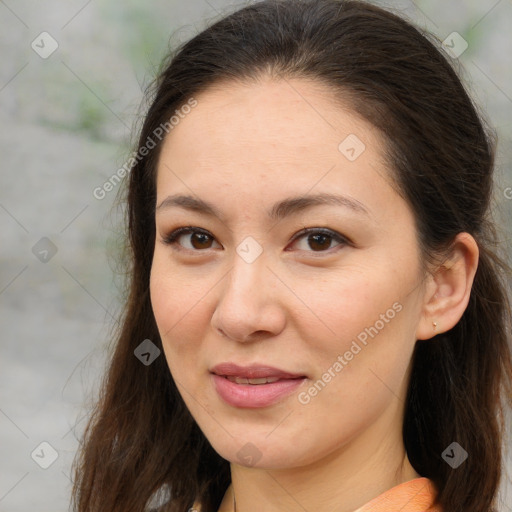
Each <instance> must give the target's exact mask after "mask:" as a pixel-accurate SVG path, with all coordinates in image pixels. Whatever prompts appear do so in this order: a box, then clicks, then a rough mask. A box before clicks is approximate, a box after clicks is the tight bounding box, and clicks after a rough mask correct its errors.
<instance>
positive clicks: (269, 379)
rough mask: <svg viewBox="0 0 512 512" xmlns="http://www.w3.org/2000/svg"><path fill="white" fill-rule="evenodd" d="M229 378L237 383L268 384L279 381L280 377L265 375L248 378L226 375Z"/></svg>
mask: <svg viewBox="0 0 512 512" xmlns="http://www.w3.org/2000/svg"><path fill="white" fill-rule="evenodd" d="M226 378H227V379H228V380H230V381H231V382H236V383H237V384H267V383H269V382H277V381H278V380H279V377H263V378H261V379H246V378H245V377H233V376H231V375H229V376H226Z"/></svg>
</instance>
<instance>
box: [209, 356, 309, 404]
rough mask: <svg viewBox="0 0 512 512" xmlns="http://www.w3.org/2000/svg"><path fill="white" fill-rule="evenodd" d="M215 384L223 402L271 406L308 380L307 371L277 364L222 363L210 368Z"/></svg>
mask: <svg viewBox="0 0 512 512" xmlns="http://www.w3.org/2000/svg"><path fill="white" fill-rule="evenodd" d="M210 373H211V377H212V379H213V385H214V387H215V389H216V391H217V393H218V395H219V396H220V398H222V399H223V401H224V402H226V403H228V404H229V405H231V406H233V407H243V408H259V407H267V406H270V405H272V404H274V403H276V402H278V401H280V400H282V399H284V398H285V397H286V396H288V395H290V394H291V393H293V392H294V391H296V390H297V388H299V387H300V386H301V385H302V384H303V382H305V381H306V380H307V377H306V376H305V375H300V374H294V373H290V372H288V371H284V370H280V369H278V368H274V367H270V366H263V365H252V366H245V367H241V366H238V365H235V364H233V363H223V364H221V365H217V366H215V367H214V368H212V370H210Z"/></svg>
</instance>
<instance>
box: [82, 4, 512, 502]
mask: <svg viewBox="0 0 512 512" xmlns="http://www.w3.org/2000/svg"><path fill="white" fill-rule="evenodd" d="M441 52H442V51H440V50H438V49H437V48H436V46H435V45H434V44H433V43H431V42H430V41H429V39H428V37H427V36H425V35H422V34H421V33H420V32H419V31H418V30H417V29H416V28H414V27H412V26H411V25H410V24H408V23H407V22H405V21H404V20H402V19H400V18H399V17H397V16H395V15H393V14H391V13H389V12H386V11H384V10H382V9H380V8H377V7H374V6H371V5H368V4H366V3H363V2H359V1H355V2H354V1H339V0H320V1H306V2H302V1H296V0H284V1H279V2H277V3H276V2H273V1H264V2H259V3H255V4H254V5H251V6H248V7H246V8H244V9H241V10H239V11H238V12H235V13H234V14H231V15H229V16H227V17H225V18H224V19H222V20H220V21H219V22H217V23H215V24H214V25H212V26H210V27H209V28H207V29H206V30H204V31H203V32H202V33H200V34H199V35H197V36H196V37H194V38H193V39H192V40H191V41H189V42H188V43H186V44H184V45H183V46H182V47H181V48H180V49H179V50H178V51H177V52H176V53H175V54H174V55H172V56H171V57H170V59H169V62H168V64H167V66H166V67H165V68H164V69H163V71H162V72H161V75H160V77H159V78H158V80H157V82H156V88H155V94H154V97H153V98H152V102H151V105H150V108H149V111H148V113H147V115H146V117H145V122H144V125H143V127H142V131H141V134H140V139H139V146H138V152H137V158H136V159H135V160H136V161H135V165H134V167H133V169H132V170H131V174H130V179H129V191H128V197H127V202H128V221H129V222H128V237H129V241H130V247H131V251H132V252H131V256H132V261H133V265H132V267H131V282H130V293H129V296H128V298H127V303H126V309H125V315H124V319H123V323H122V329H121V331H120V333H119V337H118V340H117V345H116V350H115V353H114V355H113V358H112V362H111V365H110V369H109V372H108V374H107V377H106V380H105V383H104V387H103V393H102V396H101V400H100V401H99V403H98V405H97V408H96V410H95V413H94V415H93V417H92V418H91V421H90V424H89V426H88V429H87V431H86V435H85V439H84V443H83V450H82V452H81V455H80V459H79V460H78V464H77V468H76V477H77V478H76V484H75V494H74V498H75V505H76V510H78V511H81V512H82V511H83V512H85V511H99V510H101V511H106V510H108V511H123V512H127V511H141V510H148V509H153V510H161V511H176V512H178V511H179V512H185V511H187V510H191V509H192V510H201V511H202V512H213V511H222V512H228V511H229V512H231V511H237V512H255V511H263V512H276V511H292V510H293V511H295V510H307V511H313V510H318V509H325V510H336V511H339V512H350V511H354V510H358V511H359V512H363V511H364V512H375V511H384V510H386V511H388V510H402V511H404V512H417V511H426V510H436V511H446V512H448V511H449V512H458V511H461V512H462V511H464V512H477V511H478V512H483V511H486V512H488V511H490V510H493V508H494V507H495V500H496V493H497V490H498V485H499V482H500V475H501V466H500V461H501V453H502V452H501V444H502V435H503V425H502V416H501V413H502V411H503V409H502V408H503V407H504V404H503V400H502V397H503V396H508V397H510V391H511V376H512V363H511V353H510V346H509V344H508V341H509V340H508V338H507V336H508V333H509V332H510V331H509V330H508V329H509V326H510V316H511V315H510V306H509V302H508V298H507V292H506V287H505V278H504V276H505V273H504V271H506V265H505V263H504V262H503V261H502V260H501V259H500V258H499V257H498V255H497V254H496V253H495V252H493V250H492V249H493V244H495V235H494V226H493V224H492V221H491V220H490V218H489V215H488V212H489V202H490V197H491V192H492V172H493V154H494V153H493V150H494V149H493V144H492V140H491V139H490V137H489V135H488V134H487V133H486V130H485V129H484V126H483V123H482V121H481V120H480V119H479V116H478V115H477V113H476V110H475V107H474V106H473V104H472V102H471V100H470V98H469V97H468V95H467V93H466V92H465V90H464V88H463V86H462V85H461V83H460V81H459V79H458V78H457V75H456V74H455V72H454V71H453V70H452V68H451V66H450V65H449V64H448V62H447V60H448V59H449V57H447V56H444V55H443V54H442V53H441ZM501 392H504V394H503V395H501Z"/></svg>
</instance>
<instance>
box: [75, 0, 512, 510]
mask: <svg viewBox="0 0 512 512" xmlns="http://www.w3.org/2000/svg"><path fill="white" fill-rule="evenodd" d="M448 59H449V57H447V56H445V55H443V52H442V50H439V49H438V43H437V42H436V40H435V39H434V38H433V37H431V36H430V35H428V34H423V33H422V32H421V30H419V29H417V28H415V27H414V26H413V25H412V24H410V23H409V22H406V21H405V20H403V19H402V18H401V17H399V16H397V15H395V14H392V13H390V12H388V11H385V10H382V9H380V8H378V7H375V6H372V5H370V4H367V3H365V2H362V1H343V0H312V1H302V0H277V1H275V0H274V1H272V0H271V1H268V0H267V1H262V2H258V3H254V4H252V5H249V6H247V7H245V8H243V9H240V10H238V11H236V12H234V13H231V14H230V15H228V16H225V17H224V18H223V19H220V20H219V21H217V22H215V23H213V24H211V25H210V26H209V27H208V28H207V29H205V30H204V31H202V32H201V33H199V34H198V35H196V36H195V37H194V38H192V39H191V40H190V41H188V42H186V43H184V44H182V45H181V46H180V47H179V48H177V49H176V50H175V51H173V52H172V53H171V54H170V55H169V57H168V59H167V61H166V62H165V63H164V65H163V67H162V70H161V72H160V73H159V76H158V78H157V79H156V81H155V83H154V87H153V88H152V89H151V90H150V92H149V96H148V97H149V104H150V106H149V109H148V112H147V115H146V116H145V120H144V124H143V126H142V129H141V132H140V137H139V142H138V148H137V151H139V150H140V149H141V148H143V147H144V146H146V147H147V144H148V140H149V138H152V140H153V142H156V147H154V148H153V149H151V150H150V151H149V152H147V154H145V155H144V156H141V155H142V152H138V158H137V159H135V160H134V166H133V168H132V170H131V172H130V177H129V188H128V190H127V240H128V241H129V257H130V266H129V275H130V281H129V283H128V293H127V297H126V307H125V309H124V315H123V318H122V319H121V320H122V321H121V324H120V325H121V327H120V329H119V333H118V335H117V338H116V345H115V350H114V353H113V356H112V360H111V362H110V367H109V370H108V372H107V374H106V376H105V380H104V383H103V387H102V392H101V396H100V399H99V401H98V403H97V406H96V408H95V410H94V412H93V414H92V416H91V419H90V422H89V424H88V426H87V429H86V432H85V434H84V439H83V444H82V449H81V451H80V452H79V454H78V456H77V459H76V461H75V487H74V493H73V502H74V505H75V510H77V511H79V512H96V511H98V512H99V511H102V512H104V511H109V512H110V511H122V512H130V511H136V512H140V511H142V510H145V509H147V506H148V501H149V500H150V497H151V496H152V495H153V494H154V493H155V492H157V491H159V490H160V491H161V490H165V489H167V490H168V491H170V495H171V499H170V500H168V501H167V502H166V503H164V504H162V505H161V506H160V508H159V510H162V511H173V512H186V511H187V510H188V509H189V508H190V507H191V506H192V504H193V502H194V501H195V500H197V501H199V502H200V503H201V505H202V509H203V511H204V512H215V511H217V509H218V507H219V505H220V502H221V500H222V497H223V495H224V492H225V491H226V488H227V487H228V485H229V483H230V471H229V462H228V461H227V460H225V459H223V458H222V457H220V456H219V455H218V454H217V453H216V452H215V451H214V450H213V448H212V447H211V445H210V443H209V442H208V440H207V439H206V438H205V436H204V435H203V433H202V432H201V430H200V429H199V428H198V426H197V424H196V423H195V421H194V419H193V418H192V416H191V415H190V413H189V411H188V409H187V407H186V406H185V404H184V402H183V400H182V399H181V397H180V394H179V392H178V390H177V387H176V385H175V383H174V381H173V379H172V376H171V374H170V372H169V368H168V366H167V364H166V360H165V358H164V357H159V358H157V359H156V360H155V361H154V363H153V364H151V365H149V366H144V365H143V364H141V362H140V361H139V360H138V359H137V358H136V357H135V356H134V350H135V349H136V347H137V346H138V345H139V344H140V343H141V342H142V341H143V340H145V339H150V340H151V341H152V342H153V343H154V344H155V345H157V346H158V347H159V348H160V349H161V350H162V345H161V340H160V338H159V334H158V330H157V327H156V324H155V319H154V317H153V312H152V307H151V302H150V296H149V277H150V270H151V262H152V256H153V248H154V243H155V219H154V208H155V200H156V190H155V173H156V164H157V160H158V155H159V149H160V147H161V140H160V139H158V137H155V130H157V129H158V127H160V126H167V127H169V124H168V121H169V118H170V117H171V116H172V115H173V113H174V112H175V111H176V110H177V109H179V108H180V107H182V106H183V105H185V104H186V103H187V102H188V101H189V100H190V98H192V97H193V96H194V95H198V94H199V93H201V92H202V91H205V90H206V89H207V88H209V87H210V86H212V85H218V84H220V83H221V81H230V80H235V81H239V82H243V83H249V84H250V83H252V81H255V80H257V79H258V77H261V76H263V75H270V76H273V77H275V79H279V78H280V77H283V78H292V77H294V78H309V79H314V80H317V81H319V82H321V83H323V84H326V85H327V86H328V87H329V88H330V89H331V90H332V91H333V93H334V95H335V96H336V95H338V96H339V97H343V98H345V99H346V98H349V100H350V103H351V106H352V108H353V109H354V111H356V112H358V113H359V114H361V115H362V116H363V117H364V118H365V119H366V120H368V121H369V122H371V123H372V124H373V125H374V126H376V127H377V128H378V129H380V131H381V132H382V136H383V138H384V140H385V141H386V143H387V150H388V159H389V163H390V164H391V168H392V169H393V172H394V176H393V177H394V180H395V182H396V184H397V190H399V191H400V193H401V194H402V195H403V197H404V198H405V199H406V200H407V201H408V203H409V204H410V206H411V208H412V209H413V211H414V213H415V218H416V223H417V227H418V239H419V243H420V246H421V249H422V253H423V256H424V261H425V262H426V261H433V260H434V257H435V256H436V255H437V256H438V255H439V254H442V253H443V251H446V250H448V249H449V248H450V245H451V243H452V241H453V240H454V237H455V236H456V235H457V234H458V233H460V232H468V233H470V234H471V235H472V236H473V237H474V238H475V240H476V241H477V243H478V247H479V251H480V258H479V264H478V269H477V272H476V276H475V279H474V283H473V288H472V291H471V296H470V300H469V304H468V306H467V309H466V310H465V312H464V314H463V316H462V318H461V320H460V321H459V322H458V323H457V325H456V326H455V327H453V328H452V329H450V330H449V331H447V332H445V333H442V334H439V335H437V336H436V337H435V338H434V339H432V340H426V341H417V343H416V348H415V351H414V354H413V366H412V372H411V377H410V384H409V390H408V396H407V401H406V408H405V418H404V424H403V439H404V444H405V447H406V450H407V453H408V456H409V459H410V461H411V463H412V465H413V466H414V468H415V469H416V471H417V472H418V473H419V474H420V475H422V476H425V477H428V478H430V479H432V480H433V481H434V483H435V485H436V487H437V489H438V490H439V494H438V498H439V502H440V503H441V505H442V507H443V509H444V510H446V511H447V512H463V511H464V512H489V511H491V510H493V509H494V507H495V505H496V503H495V500H496V495H497V491H498V487H499V483H500V477H501V462H502V443H503V436H504V433H505V428H504V419H503V417H504V415H503V413H504V411H505V407H506V406H507V405H509V404H510V397H511V395H512V393H511V391H512V361H511V350H510V344H509V343H510V339H509V336H510V325H511V309H510V303H509V298H508V294H507V276H508V275H510V274H509V272H510V270H509V269H508V267H507V265H506V264H505V262H504V256H503V255H502V254H500V253H499V251H498V249H497V247H498V236H497V234H496V228H495V225H494V223H493V220H492V218H491V217H490V203H491V200H492V188H493V167H494V138H493V137H492V135H491V131H490V130H489V129H488V128H487V125H486V124H485V123H484V121H483V120H482V118H481V116H480V115H479V114H478V112H477V109H476V108H475V106H474V104H473V103H472V101H471V99H470V97H469V96H468V94H467V92H466V90H465V89H464V87H463V85H462V84H461V81H460V79H459V78H458V76H457V73H456V72H455V71H454V70H453V68H452V66H451V65H450V64H449V62H448ZM336 97H337V96H336ZM166 123H167V125H166ZM156 133H159V132H158V131H157V132H156ZM162 140H163V138H162ZM452 442H457V443H459V444H460V445H461V446H462V447H463V448H464V449H465V450H466V451H467V452H468V454H469V456H468V458H467V460H466V461H465V462H464V464H463V465H462V466H461V467H459V468H457V469H452V467H451V466H450V465H449V464H447V463H446V462H445V460H443V457H442V453H443V451H444V450H445V449H446V448H447V447H448V446H449V445H450V444H451V443H452Z"/></svg>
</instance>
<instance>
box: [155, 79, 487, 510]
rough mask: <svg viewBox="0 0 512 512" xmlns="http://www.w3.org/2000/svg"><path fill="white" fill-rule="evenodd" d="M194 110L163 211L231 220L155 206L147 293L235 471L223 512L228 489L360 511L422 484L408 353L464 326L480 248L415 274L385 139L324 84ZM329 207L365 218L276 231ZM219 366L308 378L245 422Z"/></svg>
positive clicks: (252, 503) (207, 427)
mask: <svg viewBox="0 0 512 512" xmlns="http://www.w3.org/2000/svg"><path fill="white" fill-rule="evenodd" d="M196 99H197V101H198V105H197V106H196V107H195V108H194V109H193V110H192V111H191V112H190V113H189V114H188V115H187V116H186V117H185V118H184V119H182V120H181V121H180V123H179V124H178V125H177V126H175V127H174V129H173V130H172V131H171V132H170V133H169V135H168V136H167V138H166V140H165V141H164V146H163V148H162V152H161V155H160V159H159V163H158V169H157V206H158V205H160V204H161V203H162V201H163V200H164V199H165V198H167V197H168V196H170V195H172V194H178V193H180V194H188V195H192V196H194V197H199V198H201V199H203V200H206V201H208V202H210V203H212V204H213V205H214V206H215V207H217V208H218V210H220V212H221V213H222V216H223V219H222V220H221V219H219V218H217V217H215V216H208V215H205V214H203V213H200V212H193V211H188V210H186V209H184V208H180V207H176V206H172V207H169V208H164V207H162V208H157V210H156V214H155V223H156V232H157V235H156V242H155V250H154V258H153V262H152V273H151V282H150V291H151V301H152V305H153V310H154V314H155V318H156V322H157V325H158V329H159V332H160V335H161V337H162V341H163V347H164V352H165V357H166V359H167V362H168V365H169V369H170V371H171V374H172V376H173V378H174V379H175V381H176V383H177V385H178V389H179V391H180V393H181V395H182V397H183V400H184V401H185V403H186V405H187V407H188V408H189V410H190V412H191V414H192V415H193V417H194V418H195V420H196V421H197V423H198V425H199V427H200V428H201V430H202V431H203V432H204V434H205V435H206V437H207V438H208V439H209V441H210V443H211V444H212V446H213V448H214V449H215V450H216V451H217V452H218V453H219V454H220V455H221V456H222V457H224V458H225V459H227V460H229V461H230V463H231V475H232V485H231V486H230V487H229V488H228V490H227V492H226V494H225V496H224V500H223V502H222V504H221V506H220V508H219V510H220V511H223V512H226V511H231V510H233V491H234V493H235V495H236V509H237V511H238V512H256V511H258V512H260V511H262V510H264V511H265V512H277V511H280V512H286V511H292V510H293V511H296V510H299V509H304V510H318V509H320V508H321V509H323V510H336V511H339V512H349V511H353V510H354V509H356V508H358V507H360V506H361V505H363V504H364V503H366V502H367V501H369V500H371V499H372V498H374V497H375V496H377V495H379V494H381V493H383V492H384V491H386V490H388V489H390V488H391V487H393V486H395V485H398V484H400V483H402V482H405V481H408V480H411V479H414V478H418V477H419V475H418V474H417V473H416V471H415V470H414V469H413V467H412V466H411V464H410V463H409V460H408V458H407V455H406V453H405V450H404V446H403V441H402V435H401V428H402V422H403V406H404V399H405V394H406V391H407V383H408V376H409V369H410V360H411V355H412V351H413V349H414V345H415V342H416V340H417V339H429V338H431V337H433V336H435V335H436V334H438V333H440V332H442V331H445V330H448V329H450V328H451V327H453V325H455V323H456V322H457V321H458V320H459V319H460V317H461V316H462V313H463V312H464V309H465V308H466V306H467V303H468V300H469V293H470V289H471V284H472V281H473V277H474V273H475V271H476V266H477V261H478V249H477V246H476V243H475V241H474V240H473V238H472V237H471V236H470V235H468V234H465V233H462V234H460V235H459V236H458V237H457V238H456V240H455V243H454V250H453V252H452V254H451V255H449V257H448V258H447V259H446V261H445V263H444V264H443V265H442V266H439V268H436V269H433V271H432V272H431V273H427V274H424V273H423V272H422V270H421V268H422V267H421V255H420V252H419V248H418V243H417V233H416V228H415V221H414V215H413V212H412V210H411V209H410V207H409V206H408V204H407V203H406V201H405V200H404V199H402V198H401V197H400V196H399V195H398V194H397V192H396V189H395V188H394V187H393V183H392V181H391V178H390V172H389V170H388V169H387V168H386V164H385V162H384V158H383V151H384V141H383V139H382V137H381V135H380V134H379V132H378V131H377V130H376V129H375V128H374V127H372V125H370V124H368V123H367V122H366V121H364V120H362V119H361V118H359V117H358V116H357V115H356V114H355V113H354V112H353V111H351V110H350V107H349V106H347V107H346V108H342V107H341V106H340V105H339V104H336V103H335V102H334V101H333V97H332V96H331V92H330V91H329V90H327V89H325V88H323V86H322V85H321V84H318V83H315V82H312V81H308V80H305V79H304V80H299V79H293V80H281V81H272V80H271V79H261V80H260V81H258V82H257V83H254V84H251V85H247V84H243V85H242V84H238V83H230V84H223V86H222V87H216V88H212V89H209V90H208V91H206V92H204V93H203V94H201V95H199V96H197V97H196ZM349 134H355V135H357V137H358V138H359V139H360V140H361V141H363V142H364V144H365V146H366V149H365V150H364V152H363V153H362V154H361V155H360V156H359V157H358V158H357V159H356V160H355V161H352V162H351V161H349V160H348V159H347V158H346V157H345V156H344V154H342V153H341V152H340V151H339V150H338V145H339V144H340V142H342V141H343V140H344V139H345V138H346V137H347V136H348V135H349ZM322 192H326V193H337V194H342V195H344V196H348V197H350V198H352V199H354V200H356V201H358V202H359V203H361V204H362V205H364V207H365V209H366V210H367V212H368V213H367V214H363V213H360V212H356V211H353V210H351V209H350V208H348V207H343V206H338V205H323V206H315V207H312V208H310V209H307V210H304V211H301V212H298V213H295V214H294V215H291V216H289V217H286V218H283V219H281V220H279V221H277V222H276V221H271V220H269V219H268V218H267V216H266V211H267V210H268V209H270V208H271V207H272V206H273V205H274V203H276V202H278V201H280V200H282V199H285V198H288V197H290V196H300V195H304V194H317V193H322ZM187 225H192V226H196V227H198V228H202V229H203V230H206V231H207V232H208V233H209V234H210V238H208V237H206V240H205V239H203V240H199V242H198V241H197V239H194V236H193V234H190V233H188V234H183V235H181V237H179V238H178V241H177V242H176V244H175V245H169V244H165V243H164V242H163V240H164V239H165V237H166V236H167V235H169V233H171V232H172V231H173V230H175V229H176V228H178V227H181V226H187ZM304 227H308V228H328V229H330V230H333V231H334V232H335V233H339V234H340V235H342V236H344V237H346V238H348V239H349V242H347V243H340V242H338V241H337V240H335V239H329V238H328V239H327V240H324V241H322V240H321V241H320V243H319V242H318V239H311V236H310V237H309V241H308V235H302V236H300V238H297V239H294V237H295V235H296V234H297V233H299V232H300V231H301V230H302V229H303V228H304ZM248 236H251V237H253V238H254V239H255V240H256V241H257V242H258V243H259V245H260V246H261V248H262V250H263V252H262V253H261V255H260V256H259V257H258V258H257V259H256V260H255V261H253V262H252V263H247V262H246V261H245V260H244V259H243V258H242V257H240V256H239V255H238V254H237V252H236V248H237V246H238V245H239V244H241V242H242V241H244V239H245V238H246V237H248ZM315 241H316V245H315ZM180 244H181V248H182V249H181V250H179V247H180ZM192 244H194V245H192ZM319 246H320V249H319V248H318V247H319ZM394 303H399V304H400V305H401V310H400V312H398V313H396V315H395V316H394V318H393V319H391V320H388V322H386V323H385V326H384V327H383V328H381V329H380V330H379V332H378V334H377V335H375V336H374V337H373V338H369V339H368V343H367V345H366V346H362V349H361V351H360V352H359V353H357V355H355V356H354V357H353V359H352V360H350V361H348V364H347V365H346V366H344V368H343V369H342V371H340V372H339V373H337V374H336V376H335V377H334V378H332V379H331V381H330V382H329V383H328V384H327V385H326V386H325V387H324V388H323V389H322V390H321V391H320V392H319V393H318V394H317V395H316V396H314V397H313V398H311V400H310V402H309V403H307V404H303V403H301V402H300V401H299V400H298V393H299V392H301V391H304V390H306V389H308V388H309V387H310V386H311V385H312V384H313V383H314V382H316V381H318V380H319V379H321V378H322V375H323V374H324V373H325V372H326V371H327V370H328V368H330V367H332V366H333V364H334V363H335V361H336V360H337V357H338V355H340V354H341V355H343V354H344V353H345V352H346V351H348V350H349V349H350V347H351V344H352V342H353V341H354V340H355V339H356V337H357V335H358V334H360V333H361V332H363V331H364V330H365V328H368V327H370V326H373V325H375V324H376V321H377V320H379V319H380V318H382V317H381V315H382V314H385V313H386V311H387V310H389V309H390V308H392V305H393V304H394ZM434 321H435V322H437V328H435V329H434V327H433V322H434ZM433 342H435V341H433ZM224 361H232V362H236V363H238V364H242V365H243V364H249V363H252V362H257V363H268V364H270V365H272V366H275V367H278V368H282V369H284V370H286V371H290V372H294V373H299V374H304V375H306V376H307V377H308V379H307V380H306V382H305V384H304V386H303V387H301V388H300V389H299V390H298V391H297V392H294V393H293V394H291V395H289V396H287V397H286V398H284V399H283V400H281V401H280V402H279V403H277V404H274V405H272V406H269V407H264V408H259V409H247V408H237V407H233V406H231V405H228V404H226V403H225V402H224V401H223V400H222V399H221V398H220V397H219V396H218V394H217V393H216V391H215V389H214V387H213V386H212V382H211V378H210V373H209V368H211V367H212V366H214V365H215V364H218V363H220V362H224ZM249 442H250V443H252V444H253V445H255V446H256V447H257V450H258V453H259V454H260V456H261V458H260V459H259V460H258V461H257V462H256V463H255V464H253V465H249V464H247V463H244V462H243V461H242V460H240V459H239V458H238V457H237V452H238V451H239V450H240V449H241V448H242V447H243V446H244V445H245V444H246V443H249Z"/></svg>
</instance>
